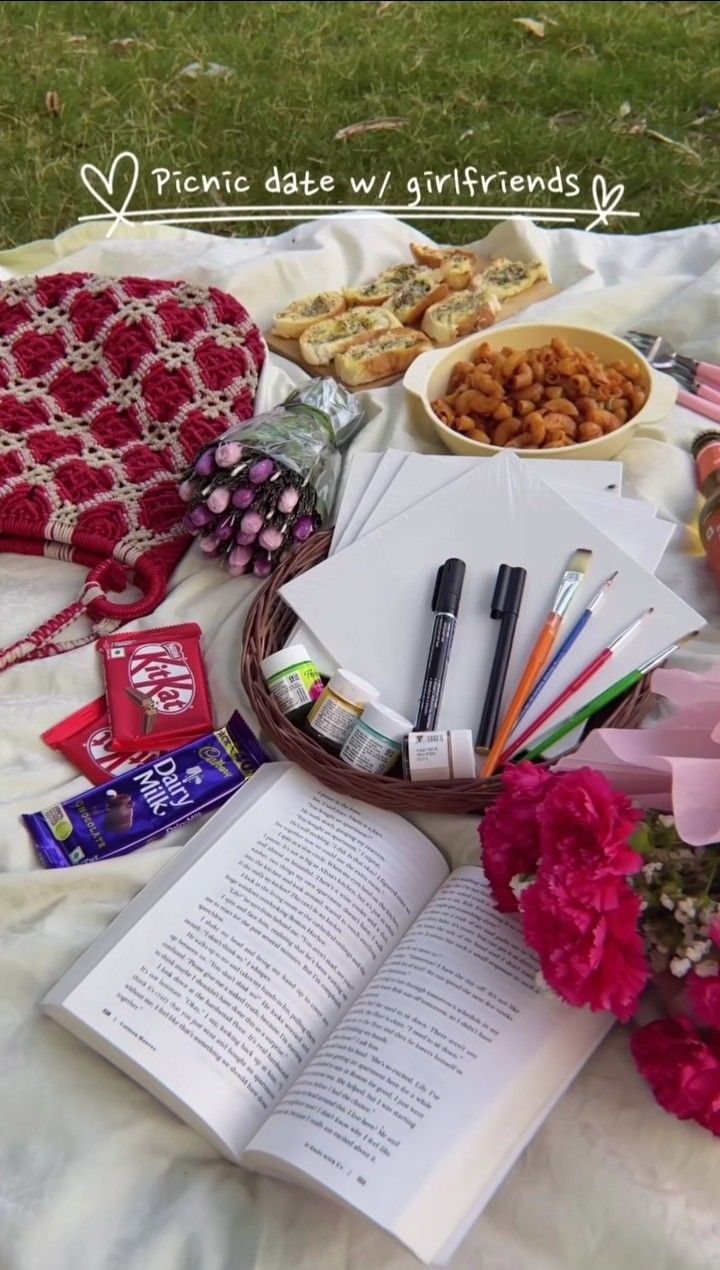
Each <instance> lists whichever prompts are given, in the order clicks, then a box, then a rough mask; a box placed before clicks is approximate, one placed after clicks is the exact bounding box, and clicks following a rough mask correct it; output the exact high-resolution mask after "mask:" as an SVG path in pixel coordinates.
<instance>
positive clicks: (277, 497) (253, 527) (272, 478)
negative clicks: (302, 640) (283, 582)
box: [180, 379, 365, 578]
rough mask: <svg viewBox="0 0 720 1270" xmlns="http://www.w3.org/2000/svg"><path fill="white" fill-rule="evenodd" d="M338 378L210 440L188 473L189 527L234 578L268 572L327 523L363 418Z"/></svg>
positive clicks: (314, 384) (318, 382)
mask: <svg viewBox="0 0 720 1270" xmlns="http://www.w3.org/2000/svg"><path fill="white" fill-rule="evenodd" d="M364 421H365V420H364V415H363V411H362V408H361V407H360V404H359V402H358V399H357V397H354V396H353V395H352V394H351V393H349V392H348V391H347V390H346V389H345V388H343V387H342V386H341V385H340V384H337V383H336V382H335V380H334V379H313V380H311V381H310V383H308V384H304V385H303V387H302V388H298V389H296V391H295V392H293V393H291V394H290V396H289V397H288V398H287V399H286V400H285V401H284V402H283V403H282V404H281V405H280V406H276V407H275V409H273V410H270V411H268V412H267V413H266V414H263V415H256V416H255V418H254V419H251V420H250V421H249V422H248V423H247V424H245V425H243V426H241V427H238V428H233V429H231V430H230V431H229V432H226V433H224V435H223V436H221V437H220V438H219V439H218V440H217V441H214V442H213V443H212V444H211V445H208V446H205V448H204V449H203V450H201V451H200V453H199V454H198V456H197V458H196V459H195V462H194V463H193V464H192V466H191V467H190V468H189V469H188V471H187V472H186V473H185V474H184V477H183V480H182V482H181V484H180V497H181V498H182V499H183V501H184V502H186V503H187V504H188V510H187V515H186V517H185V528H186V529H187V530H188V531H189V532H190V533H191V534H193V535H195V536H196V537H199V539H200V547H201V548H202V550H203V551H205V552H206V553H207V554H208V555H209V556H215V557H220V559H221V560H222V561H223V562H224V563H225V564H226V566H227V568H228V570H229V572H230V573H231V574H233V575H234V576H237V575H239V574H241V573H253V574H255V576H256V577H258V578H266V577H267V576H268V574H270V573H272V571H273V569H274V568H275V566H276V565H277V564H278V563H279V562H280V560H282V558H283V556H285V555H286V554H287V552H288V551H289V550H290V549H291V548H292V547H293V545H294V544H295V543H299V542H305V541H306V540H307V539H308V538H309V537H310V536H311V535H312V534H313V533H315V531H316V530H317V529H319V528H320V527H321V525H322V524H323V523H325V522H326V520H327V518H328V516H329V515H330V511H331V509H332V506H333V502H334V499H335V492H336V489H337V483H338V478H339V476H340V467H341V459H340V454H339V450H338V447H339V446H341V445H344V444H345V443H346V442H347V441H349V440H350V438H351V437H353V436H354V435H355V433H356V432H357V431H358V430H359V429H360V427H361V426H362V424H363V423H364Z"/></svg>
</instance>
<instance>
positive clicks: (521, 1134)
mask: <svg viewBox="0 0 720 1270" xmlns="http://www.w3.org/2000/svg"><path fill="white" fill-rule="evenodd" d="M536 970H537V962H536V959H535V956H534V954H533V953H532V952H531V951H530V950H528V949H527V947H526V946H525V944H524V941H523V938H522V932H521V930H520V926H519V921H518V919H516V918H512V917H510V918H508V917H506V916H504V915H502V914H499V913H498V912H497V911H496V910H495V908H494V906H493V903H492V898H491V895H490V892H489V888H488V887H487V883H486V881H485V878H484V875H483V873H482V870H481V869H480V868H476V867H467V868H463V869H459V870H457V872H456V873H454V874H453V875H452V877H451V878H450V880H449V881H448V882H446V883H445V885H444V886H443V887H442V888H441V889H440V891H439V892H438V894H437V895H436V896H435V897H434V898H433V899H432V900H431V901H430V903H429V904H428V906H427V908H426V909H425V911H424V912H423V913H422V914H421V915H420V917H419V918H418V919H417V921H416V922H415V924H414V925H413V926H412V927H411V929H410V931H409V932H408V934H407V935H406V936H405V937H404V939H403V940H402V942H401V943H400V944H399V946H398V947H397V948H396V950H395V952H394V953H392V955H391V956H390V957H389V958H388V960H387V961H386V963H385V965H384V966H383V968H382V969H381V970H380V971H379V973H378V974H377V976H376V977H375V979H374V980H373V982H372V983H371V984H370V985H369V986H368V988H367V989H366V990H365V992H364V993H363V994H362V996H361V997H360V999H359V1000H358V1001H357V1002H356V1003H355V1005H354V1006H353V1008H352V1009H351V1010H350V1011H349V1012H348V1014H347V1015H346V1016H345V1018H344V1020H343V1021H342V1023H341V1024H340V1025H339V1027H338V1028H337V1029H336V1030H335V1032H334V1033H333V1035H332V1036H330V1038H329V1039H328V1041H327V1042H326V1043H325V1045H323V1047H322V1049H321V1050H320V1052H319V1053H318V1055H317V1056H316V1058H315V1059H314V1060H313V1061H312V1062H311V1063H310V1064H309V1065H308V1067H307V1069H306V1070H305V1072H304V1073H303V1074H302V1075H301V1076H300V1078H299V1079H298V1081H297V1082H296V1083H295V1085H294V1086H293V1088H292V1089H291V1090H290V1091H289V1093H288V1094H287V1095H286V1096H285V1098H284V1099H283V1100H282V1102H281V1103H280V1105H279V1106H278V1108H277V1109H276V1111H275V1112H274V1113H273V1115H272V1116H271V1117H270V1118H269V1119H268V1121H267V1122H266V1123H265V1125H264V1126H263V1128H262V1129H261V1130H260V1131H259V1132H258V1134H257V1135H256V1137H255V1139H254V1140H253V1142H252V1143H251V1144H250V1148H249V1150H248V1152H247V1153H246V1155H245V1156H244V1157H243V1160H242V1162H243V1163H246V1164H247V1165H248V1167H253V1168H256V1169H259V1170H261V1171H264V1172H271V1173H272V1172H275V1173H279V1174H280V1175H281V1176H288V1175H290V1176H296V1177H300V1176H302V1177H303V1180H308V1179H311V1180H312V1182H314V1183H315V1184H316V1185H317V1186H318V1187H319V1188H320V1189H322V1190H325V1191H327V1192H329V1193H332V1194H333V1195H335V1196H336V1197H339V1198H341V1199H343V1200H344V1201H345V1202H346V1203H348V1204H351V1205H352V1206H353V1207H355V1208H358V1209H359V1210H360V1211H361V1212H363V1213H364V1214H365V1215H366V1216H368V1217H370V1218H371V1219H372V1220H373V1221H375V1222H377V1223H378V1224H379V1225H381V1226H382V1227H383V1228H385V1229H386V1230H389V1231H390V1232H391V1233H393V1234H395V1235H396V1236H397V1237H398V1238H399V1239H401V1240H402V1241H403V1242H404V1243H406V1244H407V1246H408V1247H410V1248H411V1249H412V1250H413V1251H414V1252H415V1253H416V1254H417V1255H418V1256H420V1257H422V1258H423V1259H425V1260H433V1259H434V1258H435V1257H437V1256H438V1255H439V1254H440V1252H441V1250H442V1249H443V1248H444V1247H445V1246H446V1245H447V1244H448V1243H449V1241H450V1240H451V1238H452V1236H453V1234H454V1233H455V1232H457V1231H458V1230H461V1229H462V1228H463V1223H464V1222H466V1221H467V1219H468V1216H469V1214H471V1213H473V1212H474V1211H475V1209H476V1208H477V1205H478V1202H479V1200H480V1199H481V1198H482V1199H484V1200H486V1199H487V1198H488V1196H489V1194H490V1193H491V1191H492V1189H494V1186H495V1185H497V1184H498V1183H499V1181H500V1180H501V1178H502V1176H503V1174H504V1172H506V1171H507V1168H508V1167H509V1165H510V1163H511V1162H512V1159H513V1158H514V1157H515V1155H516V1154H517V1152H518V1151H519V1149H520V1148H521V1146H522V1145H523V1143H524V1141H525V1140H526V1137H527V1133H528V1130H529V1129H530V1128H531V1127H534V1126H535V1124H536V1122H537V1120H538V1116H539V1114H540V1112H541V1111H542V1112H546V1111H547V1110H548V1109H549V1105H550V1103H551V1102H552V1101H553V1100H554V1098H555V1097H557V1095H558V1094H559V1092H560V1091H561V1090H562V1088H564V1087H565V1086H566V1085H567V1083H568V1081H569V1079H570V1078H571V1076H572V1075H573V1074H574V1072H575V1071H576V1069H577V1067H578V1065H579V1062H581V1061H582V1060H583V1059H584V1058H585V1057H587V1055H588V1054H589V1053H590V1052H591V1050H592V1048H593V1047H594V1045H595V1044H596V1043H597V1041H598V1040H599V1039H600V1037H601V1036H602V1035H603V1034H604V1033H605V1031H607V1029H608V1027H609V1026H610V1022H609V1021H608V1019H607V1018H606V1017H604V1016H603V1017H601V1018H598V1017H593V1016H589V1015H585V1014H584V1013H581V1012H578V1011H573V1010H571V1009H569V1007H566V1006H564V1005H562V1004H561V1003H560V1002H558V1001H556V1000H554V999H552V998H550V997H549V996H547V995H544V994H541V993H540V992H539V991H538V989H537V987H536V984H535V976H536ZM498 1108H502V1115H501V1116H500V1117H499V1118H498ZM284 1166H290V1167H289V1169H288V1168H287V1167H284Z"/></svg>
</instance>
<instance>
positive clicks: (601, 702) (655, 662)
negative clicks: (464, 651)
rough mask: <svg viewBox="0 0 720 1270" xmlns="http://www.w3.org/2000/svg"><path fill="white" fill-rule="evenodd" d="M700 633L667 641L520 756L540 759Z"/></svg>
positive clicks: (694, 632)
mask: <svg viewBox="0 0 720 1270" xmlns="http://www.w3.org/2000/svg"><path fill="white" fill-rule="evenodd" d="M699 633H700V632H699V631H691V632H690V634H689V635H686V636H685V637H684V638H683V639H679V640H677V642H676V643H674V644H670V646H669V647H668V648H663V650H662V652H661V653H656V654H655V656H654V657H649V658H648V660H647V661H644V662H643V663H642V665H641V666H638V667H637V670H630V671H628V673H627V674H626V675H623V677H622V679H618V681H617V683H614V684H612V685H611V687H609V688H606V689H605V691H604V692H600V693H598V695H597V697H593V699H592V701H588V703H587V705H584V706H581V707H580V709H579V710H576V711H575V713H574V714H571V715H570V718H569V719H565V721H564V722H563V723H560V724H558V726H557V727H556V728H554V729H553V730H552V732H548V733H547V735H546V736H542V737H540V740H539V741H538V743H537V745H535V746H533V748H532V749H531V750H529V751H528V753H527V754H523V755H521V757H522V759H523V760H524V761H526V762H532V761H533V760H534V759H537V758H541V757H542V755H543V754H544V753H545V751H546V750H550V749H552V747H553V746H554V745H557V743H558V741H562V739H563V737H564V736H567V734H568V732H574V730H575V728H579V727H580V724H581V723H586V722H587V720H588V719H592V717H593V715H596V714H598V713H599V712H600V710H604V709H605V706H609V705H611V704H612V702H613V701H617V699H618V697H623V696H624V695H625V693H626V692H629V691H630V689H631V688H634V687H635V684H637V683H639V682H640V680H641V679H644V678H645V676H646V675H649V674H650V672H651V671H653V670H657V667H658V666H662V664H663V662H664V661H667V659H668V657H670V656H671V655H672V653H675V652H677V650H678V648H679V647H680V645H681V644H685V643H687V641H688V640H690V639H694V638H695V636H696V635H699Z"/></svg>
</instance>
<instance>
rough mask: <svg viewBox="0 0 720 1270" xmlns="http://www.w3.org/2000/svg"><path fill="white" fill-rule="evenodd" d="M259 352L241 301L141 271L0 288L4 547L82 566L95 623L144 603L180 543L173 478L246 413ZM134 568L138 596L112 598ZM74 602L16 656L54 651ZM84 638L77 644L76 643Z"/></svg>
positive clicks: (156, 595)
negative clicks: (134, 274) (155, 278)
mask: <svg viewBox="0 0 720 1270" xmlns="http://www.w3.org/2000/svg"><path fill="white" fill-rule="evenodd" d="M265 356H266V347H265V343H264V341H263V338H262V335H261V333H260V331H259V330H258V328H257V327H256V326H255V324H254V323H253V321H252V320H251V318H250V317H249V315H248V313H247V312H246V310H245V309H244V308H243V306H242V305H241V304H239V303H238V301H237V300H235V299H233V297H232V296H230V295H227V294H226V293H225V292H222V291H218V290H216V289H215V288H209V289H205V288H202V287H197V286H193V285H191V284H189V283H185V282H165V281H151V280H150V279H147V278H116V279H111V278H102V277H98V276H96V275H93V274H84V273H73V274H52V275H50V276H48V277H42V278H36V277H25V278H20V279H18V280H16V281H12V282H5V283H0V550H2V551H16V552H23V553H29V554H36V555H38V554H44V555H47V556H55V557H59V558H61V559H64V560H73V561H75V562H77V563H79V564H85V565H88V566H90V568H91V573H90V575H89V577H88V582H87V585H86V588H85V592H84V595H83V600H82V605H83V606H84V608H85V609H86V610H87V612H88V614H89V616H90V617H91V619H92V620H94V621H95V622H98V621H100V622H102V625H103V629H107V627H108V626H109V625H110V623H112V625H117V624H118V623H119V622H126V621H130V620H131V619H134V618H137V617H142V616H144V615H145V614H147V613H150V612H151V611H152V610H153V608H155V606H156V605H157V604H158V603H159V601H160V600H161V599H162V598H163V596H164V594H165V590H166V586H167V580H168V577H169V575H170V573H171V571H172V569H173V568H174V567H175V565H176V564H177V562H178V560H179V559H180V557H181V556H182V554H183V552H184V551H185V550H186V548H187V546H188V543H189V539H188V537H187V536H186V535H185V534H183V533H182V530H181V522H182V518H183V513H184V510H185V509H184V507H183V504H182V503H181V502H180V499H179V497H178V493H177V482H178V477H179V475H180V473H181V472H182V471H183V470H184V469H185V468H186V466H187V465H188V463H190V462H191V461H192V459H193V458H194V457H195V455H196V454H197V452H198V450H199V449H200V448H201V447H202V446H203V445H205V444H206V443H207V442H208V441H210V440H212V439H214V438H215V437H216V436H218V435H219V434H220V433H222V432H224V431H226V430H227V429H228V428H230V427H232V426H237V424H238V422H242V421H244V420H246V419H249V418H250V417H251V415H252V413H253V407H254V401H255V391H256V388H257V382H258V377H259V374H260V370H261V368H262V365H263V362H264V360H265ZM131 574H132V580H133V582H134V583H135V585H136V586H138V587H139V588H140V590H141V592H142V599H141V600H139V601H138V602H137V603H135V604H127V605H125V604H115V603H112V602H111V601H110V600H109V599H107V597H106V595H105V592H106V591H107V590H113V591H117V590H121V589H122V586H123V585H124V584H125V583H126V582H127V580H128V578H129V576H130V575H131ZM67 613H68V611H67V610H66V613H65V614H63V615H61V617H59V618H57V619H54V620H53V621H51V622H49V623H48V624H47V626H46V627H44V628H43V629H42V631H40V632H36V633H35V634H34V635H33V636H32V637H31V638H30V639H29V640H28V641H23V642H22V647H21V646H16V647H15V648H14V649H13V651H12V653H9V652H6V654H5V659H3V655H2V654H0V669H2V668H3V665H5V664H9V662H10V661H16V660H21V659H22V658H25V657H28V656H43V655H46V653H47V652H51V651H56V646H55V645H53V644H52V642H51V641H52V638H53V636H54V635H55V634H56V633H57V631H58V630H59V629H62V628H63V627H64V626H66V625H67V624H68V621H69V620H72V619H69V618H68V616H67ZM76 642H79V641H76Z"/></svg>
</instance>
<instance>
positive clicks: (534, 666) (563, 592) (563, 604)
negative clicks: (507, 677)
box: [483, 547, 592, 777]
mask: <svg viewBox="0 0 720 1270" xmlns="http://www.w3.org/2000/svg"><path fill="white" fill-rule="evenodd" d="M591 557H592V552H591V551H589V550H588V549H587V547H580V548H578V550H577V551H575V552H574V553H573V555H572V556H571V558H570V561H569V563H568V566H567V569H566V570H565V572H564V574H563V576H562V581H561V583H560V586H559V588H558V593H557V595H556V597H555V603H554V604H553V606H552V609H551V610H550V612H549V613H548V615H547V617H546V619H545V621H544V623H543V626H542V629H541V631H540V634H539V635H538V637H537V640H536V641H535V647H534V648H533V650H532V653H531V654H530V659H529V661H528V664H527V666H526V667H525V670H524V671H523V673H522V676H521V678H520V682H519V683H518V686H517V688H516V689H515V692H514V694H513V698H512V701H511V702H510V705H509V706H508V709H507V713H506V715H505V717H504V719H503V721H502V723H501V724H500V727H499V728H498V730H497V733H496V735H495V739H494V741H493V743H492V746H491V747H490V753H489V754H488V756H487V759H486V761H485V766H484V768H483V777H488V776H493V775H494V774H495V772H496V770H497V767H498V764H499V760H500V756H501V755H502V753H503V751H504V749H505V747H506V745H507V742H508V740H509V738H510V734H511V732H512V730H513V728H514V727H515V724H516V723H517V721H518V719H519V718H520V713H521V711H522V708H523V706H524V705H525V702H526V701H527V699H528V697H529V696H530V693H531V692H532V690H533V688H534V687H535V684H536V683H537V680H538V678H539V676H540V675H541V673H542V670H543V667H544V666H545V663H546V662H547V659H548V657H549V656H550V653H551V652H552V649H553V645H554V643H555V640H556V639H557V637H558V633H559V631H560V626H561V625H562V620H563V618H564V616H565V614H566V613H567V611H568V609H569V607H570V604H571V601H572V599H573V596H574V595H575V592H576V591H577V589H578V587H579V586H580V583H581V582H582V580H583V578H584V577H585V574H586V572H587V569H588V565H589V564H590V560H591Z"/></svg>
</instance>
